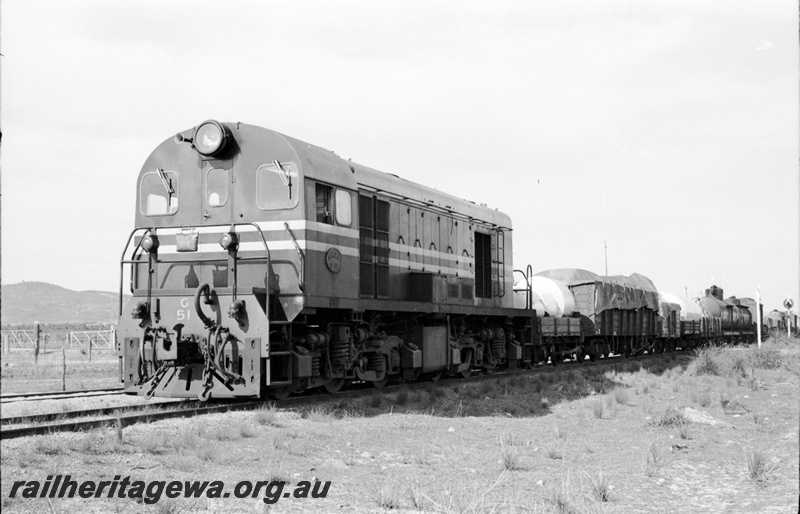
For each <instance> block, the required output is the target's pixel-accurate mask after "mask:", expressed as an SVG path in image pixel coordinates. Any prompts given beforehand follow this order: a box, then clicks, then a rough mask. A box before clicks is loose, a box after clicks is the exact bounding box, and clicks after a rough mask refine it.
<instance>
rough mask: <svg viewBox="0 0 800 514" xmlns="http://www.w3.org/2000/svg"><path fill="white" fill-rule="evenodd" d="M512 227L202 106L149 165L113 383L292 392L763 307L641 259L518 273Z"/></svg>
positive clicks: (603, 351)
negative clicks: (604, 270) (677, 282)
mask: <svg viewBox="0 0 800 514" xmlns="http://www.w3.org/2000/svg"><path fill="white" fill-rule="evenodd" d="M512 235H513V232H512V226H511V220H510V218H509V217H508V216H506V215H505V214H503V213H501V212H499V211H497V210H493V209H489V208H487V207H485V206H483V205H478V204H475V203H473V202H470V201H466V200H461V199H458V198H456V197H454V196H451V195H448V194H445V193H442V192H440V191H437V190H435V189H431V188H429V187H425V186H422V185H419V184H415V183H412V182H409V181H407V180H404V179H402V178H400V177H398V176H396V175H392V174H388V173H383V172H380V171H377V170H374V169H371V168H368V167H366V166H362V165H360V164H356V163H354V162H351V161H350V160H345V159H342V158H340V157H339V156H337V155H336V154H334V153H333V152H331V151H328V150H325V149H323V148H320V147H317V146H314V145H311V144H308V143H305V142H303V141H299V140H297V139H294V138H291V137H289V136H285V135H283V134H279V133H277V132H274V131H272V130H268V129H265V128H261V127H257V126H253V125H246V124H243V123H220V122H218V121H215V120H208V121H204V122H203V123H201V124H199V125H197V126H196V127H194V128H192V129H188V130H185V131H183V132H180V133H178V134H176V135H175V136H174V137H172V138H170V139H168V140H166V141H164V142H163V143H161V144H160V145H159V146H158V147H157V148H156V149H155V151H153V152H152V154H151V155H150V156H149V157H148V158H147V160H146V161H145V163H144V166H143V167H142V169H141V171H140V173H139V176H138V180H137V188H136V215H135V228H134V229H133V230H132V232H131V234H130V236H129V238H128V242H127V244H126V245H125V249H124V250H123V253H122V258H121V260H120V320H119V324H118V328H117V341H116V345H117V351H118V354H119V362H120V369H119V373H120V380H121V382H122V383H123V384H124V388H125V390H126V392H128V393H131V394H139V395H143V396H146V397H151V396H168V397H184V398H199V399H200V400H207V399H209V398H235V397H265V396H269V397H273V398H278V399H280V398H285V397H287V396H288V395H290V394H293V393H300V392H302V391H304V390H306V389H308V388H313V387H319V388H323V389H324V390H326V391H328V392H336V391H339V390H340V389H341V388H342V387H343V386H345V385H346V384H348V383H352V382H359V383H371V384H373V385H374V386H376V387H381V386H383V385H384V384H385V383H386V382H387V381H388V380H396V381H402V380H407V381H411V380H417V379H420V378H424V379H432V380H437V379H438V378H439V377H441V376H442V375H443V374H445V375H450V376H452V375H461V376H464V377H466V376H468V375H469V374H470V373H472V372H473V371H484V372H490V371H491V370H493V369H495V368H498V367H499V368H516V367H522V366H532V365H533V364H536V363H539V362H543V363H547V362H549V363H551V364H553V365H556V364H558V363H559V362H561V361H563V360H564V359H568V358H573V359H577V360H578V361H579V362H582V361H584V360H585V359H586V358H587V357H588V358H590V359H591V360H595V359H596V358H599V357H608V356H609V355H610V354H612V353H614V354H622V355H626V356H627V355H636V354H639V353H644V352H647V353H651V354H652V353H660V352H663V351H669V350H674V349H676V348H678V347H683V348H687V347H693V346H695V345H699V344H704V343H706V342H709V341H741V340H747V339H750V338H752V337H754V334H755V326H756V325H755V323H759V322H761V321H760V320H756V317H755V315H754V313H755V309H754V307H755V302H753V301H752V300H748V299H735V298H732V299H728V300H725V301H723V300H722V290H721V289H718V288H712V289H711V290H709V291H708V292H707V295H706V296H705V297H704V298H701V299H698V300H694V301H692V300H687V299H681V298H677V297H674V296H671V295H666V294H662V293H659V292H658V290H657V289H656V287H655V286H654V285H653V283H652V282H651V281H650V280H649V279H648V278H647V277H645V276H643V275H639V274H633V275H631V276H629V277H627V276H613V277H603V276H599V275H596V274H594V273H592V272H589V271H586V270H576V269H561V270H549V271H544V272H540V273H538V274H537V275H534V274H533V273H532V269H531V266H527V268H526V271H525V272H521V271H519V270H514V268H513V263H512V259H511V255H512V249H513V246H512V239H513V238H512ZM515 273H519V274H521V279H520V280H518V281H517V282H516V284H515V282H514V274H515ZM126 284H127V287H128V289H129V290H130V293H131V296H130V299H129V301H128V304H127V306H126V307H125V306H123V291H124V289H125V285H126Z"/></svg>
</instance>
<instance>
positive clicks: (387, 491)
mask: <svg viewBox="0 0 800 514" xmlns="http://www.w3.org/2000/svg"><path fill="white" fill-rule="evenodd" d="M401 497H402V494H401V491H400V488H399V487H398V484H397V482H395V481H393V480H387V481H386V482H384V483H383V484H382V485H381V486H380V487H378V488H377V489H376V490H375V491H373V494H372V498H373V500H374V502H375V503H376V504H377V505H378V507H380V508H381V509H384V510H393V509H399V508H400V507H401V506H402V502H401Z"/></svg>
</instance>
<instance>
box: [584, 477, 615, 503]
mask: <svg viewBox="0 0 800 514" xmlns="http://www.w3.org/2000/svg"><path fill="white" fill-rule="evenodd" d="M589 480H590V481H591V484H592V498H594V499H595V500H597V501H599V502H607V501H611V489H612V487H611V483H610V482H609V480H608V475H606V474H604V473H603V472H602V471H601V472H600V473H599V474H598V475H597V477H592V476H590V477H589Z"/></svg>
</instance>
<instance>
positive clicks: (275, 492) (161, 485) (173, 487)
mask: <svg viewBox="0 0 800 514" xmlns="http://www.w3.org/2000/svg"><path fill="white" fill-rule="evenodd" d="M287 486H288V484H287V482H283V481H280V480H268V481H265V480H258V481H253V480H242V481H240V482H236V484H235V485H234V486H233V488H232V489H228V488H227V487H226V486H225V483H224V482H223V481H221V480H183V481H181V480H149V481H144V480H131V477H129V476H126V477H124V478H123V477H122V475H116V476H115V477H114V479H113V480H82V481H77V480H73V479H72V476H71V475H48V476H47V478H46V479H45V480H44V481H40V480H17V481H15V482H14V483H13V485H12V486H11V491H10V492H9V493H8V496H9V497H10V498H60V499H63V498H84V499H89V498H110V499H111V498H133V499H139V500H141V501H143V502H144V503H147V504H153V503H158V501H159V500H161V498H163V497H167V498H263V501H264V503H267V504H272V503H276V502H277V501H278V500H280V499H281V498H299V499H311V498H325V497H326V496H327V495H328V490H329V489H330V486H331V483H330V481H328V482H320V481H314V482H313V483H312V482H310V481H300V482H297V483H296V484H295V485H294V486H292V487H287Z"/></svg>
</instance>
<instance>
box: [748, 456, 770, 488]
mask: <svg viewBox="0 0 800 514" xmlns="http://www.w3.org/2000/svg"><path fill="white" fill-rule="evenodd" d="M746 461H747V478H749V479H750V480H752V481H754V482H756V483H758V484H760V485H767V483H768V482H770V481H771V480H773V479H774V475H775V472H776V471H777V469H778V463H777V462H774V461H771V460H768V459H767V456H766V455H764V454H763V453H761V452H760V451H758V450H753V451H748V452H747V455H746Z"/></svg>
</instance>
